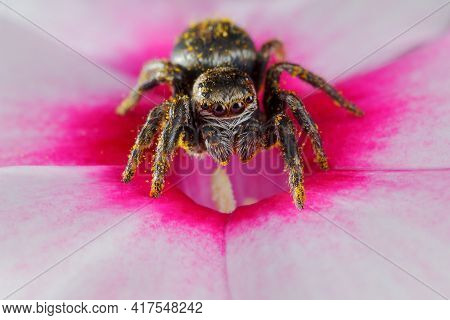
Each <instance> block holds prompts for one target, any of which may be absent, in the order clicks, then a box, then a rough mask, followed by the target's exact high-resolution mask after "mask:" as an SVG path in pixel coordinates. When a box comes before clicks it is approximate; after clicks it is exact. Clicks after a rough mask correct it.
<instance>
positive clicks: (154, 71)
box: [116, 60, 184, 115]
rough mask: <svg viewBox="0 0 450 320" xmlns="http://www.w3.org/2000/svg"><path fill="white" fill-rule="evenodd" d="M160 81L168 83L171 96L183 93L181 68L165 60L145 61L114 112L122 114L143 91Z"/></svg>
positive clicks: (137, 99) (129, 108)
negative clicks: (133, 83)
mask: <svg viewBox="0 0 450 320" xmlns="http://www.w3.org/2000/svg"><path fill="white" fill-rule="evenodd" d="M162 83H168V84H170V86H171V87H172V95H173V96H175V95H177V94H182V93H184V88H183V84H182V83H183V69H182V68H181V67H180V66H177V65H174V64H172V63H171V62H170V61H167V60H153V61H150V62H148V63H146V64H145V65H144V67H143V68H142V70H141V73H140V74H139V78H138V82H137V84H136V86H135V87H134V88H133V89H132V90H131V91H130V93H129V94H128V96H127V97H126V98H125V99H124V100H123V101H122V102H121V103H120V105H119V106H118V107H117V109H116V112H117V113H118V114H120V115H124V114H125V113H127V112H128V111H130V110H131V109H133V108H134V107H135V106H136V104H137V103H138V102H139V100H140V98H141V96H142V94H143V93H144V91H147V90H150V89H152V88H154V87H156V86H157V85H159V84H162Z"/></svg>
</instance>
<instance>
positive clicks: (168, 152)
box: [117, 20, 362, 208]
mask: <svg viewBox="0 0 450 320" xmlns="http://www.w3.org/2000/svg"><path fill="white" fill-rule="evenodd" d="M272 55H275V57H276V58H277V59H278V60H282V59H283V48H282V44H281V42H279V41H277V40H272V41H269V42H266V43H265V44H264V45H263V46H262V48H261V50H259V51H256V49H255V47H254V44H253V42H252V40H251V39H250V37H249V36H248V35H247V33H246V32H245V31H244V30H242V29H240V28H239V27H237V26H236V25H234V24H233V23H231V22H230V21H228V20H207V21H203V22H201V23H198V24H196V25H194V26H192V27H190V28H189V29H188V30H186V31H185V32H184V33H183V34H182V35H181V36H180V38H179V39H178V41H177V43H176V45H175V47H174V50H173V52H172V57H171V59H170V61H169V60H153V61H150V62H148V63H147V64H145V66H144V67H143V69H142V72H141V74H140V76H139V80H138V84H137V86H136V88H135V89H134V90H132V92H131V93H130V94H129V96H128V97H127V98H126V99H125V100H124V101H123V102H122V103H121V104H120V106H119V107H118V108H117V112H118V113H119V114H125V113H126V112H127V111H129V110H130V109H132V108H133V107H134V106H135V105H136V104H137V102H138V101H139V99H140V97H141V95H142V93H143V92H144V91H146V90H149V89H151V88H153V87H155V86H156V85H158V84H161V83H168V84H169V85H170V86H171V87H172V97H171V98H170V99H168V100H166V101H164V102H163V103H161V104H160V105H158V106H156V107H155V108H153V109H152V110H151V111H150V113H149V115H148V117H147V121H146V123H145V124H144V126H143V128H142V129H141V131H140V132H139V135H138V136H137V138H136V142H135V144H134V146H133V148H132V150H131V153H130V156H129V159H128V164H127V167H126V168H125V171H124V172H123V175H122V176H123V181H124V182H128V181H130V180H131V179H132V178H133V176H134V174H135V172H136V169H137V167H138V165H139V162H140V160H141V158H142V157H143V153H144V151H145V150H146V149H147V148H149V147H150V145H151V144H152V142H153V139H154V137H155V136H157V135H159V138H158V141H157V146H156V151H155V155H154V158H153V166H152V187H151V195H152V196H154V197H156V196H159V194H160V193H161V191H162V189H163V186H164V180H165V176H166V174H167V173H168V171H169V168H170V162H171V160H172V157H173V154H174V152H175V150H176V149H177V148H178V147H182V148H184V149H186V150H187V151H188V152H190V153H194V154H198V153H203V152H207V153H208V154H210V155H211V156H212V157H213V158H214V159H215V160H216V161H217V162H218V163H220V164H226V163H228V161H229V159H230V157H231V155H232V154H233V153H236V154H238V156H239V158H240V159H241V160H242V161H248V160H249V159H251V158H252V157H253V156H254V155H255V154H256V153H257V152H258V150H260V149H261V148H270V147H271V146H273V145H275V144H277V145H278V146H279V147H280V149H281V151H282V154H283V158H284V161H285V166H286V169H287V171H288V172H289V185H290V188H291V192H292V195H293V197H294V201H295V204H296V205H297V207H299V208H302V207H303V203H304V189H303V161H302V158H301V154H300V151H299V146H298V144H297V135H296V129H295V127H294V126H293V124H292V122H291V119H290V118H289V116H288V115H287V114H286V110H285V109H286V107H287V108H289V109H290V110H291V111H292V115H293V117H294V118H295V120H296V121H297V122H298V123H299V125H300V126H301V128H302V130H303V131H304V132H305V133H306V134H307V135H308V136H309V137H310V139H311V142H312V146H313V149H314V153H315V155H316V161H317V162H318V164H319V165H320V166H321V168H323V169H326V168H328V163H327V158H326V156H325V152H324V150H323V148H322V142H321V138H320V135H319V131H318V128H317V125H316V124H315V123H314V121H313V120H312V119H311V117H310V116H309V114H308V112H307V111H306V109H305V106H304V105H303V103H302V101H301V100H300V98H299V97H298V96H297V95H296V94H294V93H292V92H289V91H285V90H283V89H281V88H280V85H279V80H280V75H281V73H282V72H283V71H286V72H288V73H289V74H291V75H292V76H294V77H298V78H300V79H302V80H304V81H306V82H308V83H310V84H311V85H313V86H314V87H317V88H319V89H321V90H323V91H325V92H326V93H327V94H328V95H329V96H330V97H331V98H332V99H333V100H334V101H335V102H336V103H337V104H339V105H340V106H342V107H344V108H345V109H347V110H349V111H350V112H352V113H354V114H356V115H362V112H361V111H360V110H359V109H358V108H357V107H356V106H355V105H354V104H352V103H351V102H349V101H347V100H346V99H345V98H344V97H342V96H341V95H340V94H339V93H338V92H337V91H336V89H334V88H333V87H332V86H331V85H329V84H328V83H326V82H325V80H323V79H322V78H320V77H319V76H317V75H315V74H313V73H312V72H310V71H308V70H306V69H304V68H302V67H301V66H299V65H296V64H292V63H288V62H277V63H275V64H274V65H273V66H271V67H270V68H268V70H266V69H267V65H268V61H269V59H270V57H271V56H272ZM264 79H265V85H264V112H262V111H261V109H260V108H259V107H258V100H257V91H258V90H259V89H261V87H262V85H261V84H262V82H263V80H264Z"/></svg>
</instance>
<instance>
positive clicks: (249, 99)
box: [245, 96, 253, 103]
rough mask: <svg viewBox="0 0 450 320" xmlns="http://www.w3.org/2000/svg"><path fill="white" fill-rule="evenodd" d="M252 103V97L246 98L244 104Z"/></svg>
mask: <svg viewBox="0 0 450 320" xmlns="http://www.w3.org/2000/svg"><path fill="white" fill-rule="evenodd" d="M252 102H253V97H252V96H248V97H247V98H245V103H252Z"/></svg>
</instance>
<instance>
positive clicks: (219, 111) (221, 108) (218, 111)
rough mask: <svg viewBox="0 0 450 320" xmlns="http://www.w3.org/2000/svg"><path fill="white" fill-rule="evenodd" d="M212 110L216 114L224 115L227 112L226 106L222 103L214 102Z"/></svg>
mask: <svg viewBox="0 0 450 320" xmlns="http://www.w3.org/2000/svg"><path fill="white" fill-rule="evenodd" d="M212 111H213V113H214V115H216V116H223V115H224V114H225V112H226V110H225V107H224V106H223V105H221V104H220V103H215V104H213V107H212Z"/></svg>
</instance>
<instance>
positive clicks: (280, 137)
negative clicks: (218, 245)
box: [264, 112, 305, 209]
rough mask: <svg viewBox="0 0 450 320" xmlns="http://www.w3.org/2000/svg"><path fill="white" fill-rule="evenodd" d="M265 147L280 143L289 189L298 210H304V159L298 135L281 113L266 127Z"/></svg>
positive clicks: (270, 120) (286, 117)
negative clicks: (287, 174)
mask: <svg viewBox="0 0 450 320" xmlns="http://www.w3.org/2000/svg"><path fill="white" fill-rule="evenodd" d="M265 127H266V128H265V137H264V147H265V148H270V147H271V146H272V145H274V144H275V143H278V144H279V146H280V149H281V153H282V155H283V159H284V164H285V167H286V170H287V171H288V173H289V187H290V190H291V194H292V196H293V198H294V203H295V205H296V206H297V208H299V209H302V208H303V204H304V202H305V189H304V186H303V182H304V179H303V177H304V175H303V167H304V165H303V159H302V157H301V154H300V151H299V146H298V143H297V135H296V132H295V128H294V126H293V125H292V122H291V120H290V119H289V117H288V116H287V115H286V114H285V113H284V112H280V113H277V114H275V115H273V117H272V118H270V119H269V120H268V121H267V124H266V126H265Z"/></svg>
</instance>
